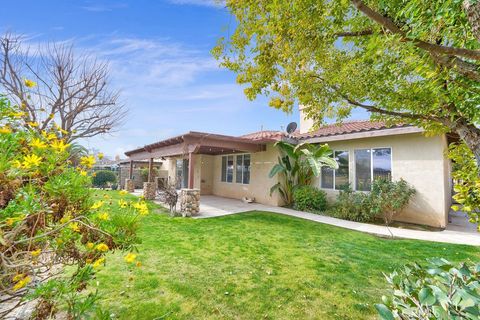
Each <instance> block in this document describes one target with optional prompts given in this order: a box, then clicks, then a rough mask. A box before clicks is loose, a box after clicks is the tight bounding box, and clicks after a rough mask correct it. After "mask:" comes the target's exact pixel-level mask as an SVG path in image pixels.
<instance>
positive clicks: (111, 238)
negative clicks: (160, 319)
mask: <svg viewBox="0 0 480 320" xmlns="http://www.w3.org/2000/svg"><path fill="white" fill-rule="evenodd" d="M22 110H23V109H22V108H19V107H17V106H12V105H11V104H10V103H9V101H8V100H7V99H6V98H5V97H3V96H2V95H0V150H2V152H1V153H0V284H1V286H0V296H1V297H2V307H3V304H5V305H7V306H10V307H12V309H10V307H7V308H0V309H1V310H0V318H1V319H6V318H12V316H13V315H12V314H10V313H13V314H15V313H16V312H17V311H18V310H20V309H21V308H23V307H24V306H25V304H26V303H27V301H28V300H32V299H34V300H36V303H34V307H33V309H34V310H33V314H34V315H33V318H35V319H47V318H48V319H51V318H56V316H55V314H56V313H57V312H61V314H62V317H63V315H64V318H66V319H67V318H68V319H91V318H92V316H93V312H95V308H94V306H93V304H94V302H95V301H96V300H97V299H98V298H99V296H98V294H97V292H96V291H95V290H92V289H90V288H89V286H90V284H92V282H93V279H94V278H95V274H96V272H97V271H98V270H99V269H101V268H102V266H103V265H104V264H105V261H106V259H107V254H108V253H109V252H112V251H119V250H121V251H124V252H128V253H127V255H126V256H125V257H124V260H125V263H126V267H128V268H133V266H134V265H135V261H134V260H135V254H134V253H133V252H135V251H136V245H137V244H138V243H139V239H138V238H137V236H136V231H137V229H138V221H139V219H140V216H142V215H145V214H148V206H147V203H146V202H144V201H143V200H139V201H126V200H124V199H121V200H119V201H118V203H117V202H115V203H114V202H113V201H111V199H110V197H109V196H108V195H107V194H104V195H103V197H102V199H95V198H94V195H93V194H92V192H91V190H90V187H91V177H90V176H88V174H87V170H91V169H92V166H93V165H94V163H95V158H94V157H93V156H92V155H90V156H83V157H80V158H79V163H78V165H77V166H76V168H73V167H72V165H71V161H70V159H71V155H70V153H69V148H68V147H69V144H68V142H67V141H65V140H63V139H62V138H61V136H62V132H61V131H60V129H59V128H58V126H56V125H55V124H54V123H53V122H52V123H51V125H49V126H46V128H45V130H44V131H41V132H38V131H37V130H35V129H34V128H38V127H39V126H40V124H39V123H35V122H28V123H25V121H24V120H23V118H22V114H24V111H22ZM118 207H120V208H121V210H118V209H117V208H118ZM112 208H113V209H114V210H112ZM63 266H68V267H69V269H67V270H62V267H63ZM62 271H64V272H62ZM37 302H38V303H37ZM97 310H98V309H97Z"/></svg>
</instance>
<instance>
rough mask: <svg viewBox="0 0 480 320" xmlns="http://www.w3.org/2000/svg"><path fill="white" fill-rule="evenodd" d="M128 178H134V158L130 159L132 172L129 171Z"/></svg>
mask: <svg viewBox="0 0 480 320" xmlns="http://www.w3.org/2000/svg"><path fill="white" fill-rule="evenodd" d="M128 178H129V179H130V180H131V179H133V160H130V172H129V173H128Z"/></svg>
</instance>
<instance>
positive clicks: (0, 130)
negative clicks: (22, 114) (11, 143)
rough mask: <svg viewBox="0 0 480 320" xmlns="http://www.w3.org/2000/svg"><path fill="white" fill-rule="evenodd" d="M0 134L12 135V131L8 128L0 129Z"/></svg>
mask: <svg viewBox="0 0 480 320" xmlns="http://www.w3.org/2000/svg"><path fill="white" fill-rule="evenodd" d="M0 133H3V134H7V133H12V129H10V127H8V126H4V127H0Z"/></svg>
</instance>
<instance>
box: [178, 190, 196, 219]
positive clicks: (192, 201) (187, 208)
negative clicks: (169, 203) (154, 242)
mask: <svg viewBox="0 0 480 320" xmlns="http://www.w3.org/2000/svg"><path fill="white" fill-rule="evenodd" d="M180 211H181V212H182V216H184V217H191V216H193V215H197V214H198V213H199V212H200V189H182V190H180Z"/></svg>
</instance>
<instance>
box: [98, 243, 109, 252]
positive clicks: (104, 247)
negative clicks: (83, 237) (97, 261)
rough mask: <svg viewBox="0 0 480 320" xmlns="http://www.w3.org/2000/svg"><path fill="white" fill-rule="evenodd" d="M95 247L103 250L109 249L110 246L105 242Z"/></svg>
mask: <svg viewBox="0 0 480 320" xmlns="http://www.w3.org/2000/svg"><path fill="white" fill-rule="evenodd" d="M95 248H96V249H97V250H98V251H101V252H105V251H108V246H107V245H106V244H105V243H99V244H97V246H96V247H95Z"/></svg>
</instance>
